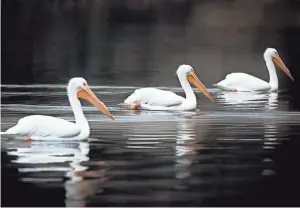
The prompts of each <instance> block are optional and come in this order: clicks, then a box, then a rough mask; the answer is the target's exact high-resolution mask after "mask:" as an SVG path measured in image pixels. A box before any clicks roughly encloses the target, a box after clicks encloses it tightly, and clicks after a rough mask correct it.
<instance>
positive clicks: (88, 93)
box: [68, 77, 114, 120]
mask: <svg viewBox="0 0 300 208" xmlns="http://www.w3.org/2000/svg"><path fill="white" fill-rule="evenodd" d="M74 91H75V93H76V95H77V98H78V99H85V100H87V101H88V102H89V103H91V104H92V105H94V106H95V107H96V108H97V109H98V110H99V111H101V112H102V113H104V114H105V115H107V116H108V117H109V118H111V119H113V120H114V117H113V116H112V115H111V113H110V112H109V110H108V108H107V107H106V105H105V104H104V103H103V102H102V101H100V100H99V99H98V98H97V97H96V95H95V94H94V93H93V92H92V90H91V89H90V87H89V86H88V84H87V81H86V80H85V79H84V78H81V77H75V78H72V79H71V80H70V81H69V84H68V93H70V92H74Z"/></svg>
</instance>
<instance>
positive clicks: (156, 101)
mask: <svg viewBox="0 0 300 208" xmlns="http://www.w3.org/2000/svg"><path fill="white" fill-rule="evenodd" d="M184 100H185V99H184V98H183V97H181V96H179V95H177V94H175V93H174V92H171V91H167V90H160V89H157V88H151V87H149V88H140V89H137V90H135V91H134V92H133V93H132V94H131V95H130V96H129V97H128V98H126V99H125V100H124V103H125V104H134V103H144V104H148V105H155V106H175V105H180V104H181V103H182V102H183V101H184Z"/></svg>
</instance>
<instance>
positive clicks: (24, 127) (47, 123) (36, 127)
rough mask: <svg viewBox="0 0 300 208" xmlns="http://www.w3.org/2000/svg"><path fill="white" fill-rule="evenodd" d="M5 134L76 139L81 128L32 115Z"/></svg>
mask: <svg viewBox="0 0 300 208" xmlns="http://www.w3.org/2000/svg"><path fill="white" fill-rule="evenodd" d="M5 133H7V134H18V135H24V136H40V137H49V136H51V137H60V138H62V137H75V136H77V135H78V134H79V133H80V128H79V126H77V125H76V124H75V123H71V122H69V121H66V120H63V119H60V118H55V117H52V116H43V115H31V116H26V117H24V118H21V119H20V120H19V121H18V123H17V125H15V126H13V127H11V128H9V129H8V130H7V131H6V132H5Z"/></svg>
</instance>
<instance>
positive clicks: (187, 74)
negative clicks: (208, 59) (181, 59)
mask: <svg viewBox="0 0 300 208" xmlns="http://www.w3.org/2000/svg"><path fill="white" fill-rule="evenodd" d="M176 75H177V76H178V77H184V78H187V80H188V81H189V82H190V83H191V84H193V85H194V86H195V87H197V88H198V89H199V90H200V92H201V93H202V94H203V95H205V96H206V97H207V98H208V99H210V100H211V101H213V98H212V96H211V94H210V93H209V92H208V90H207V89H206V87H205V86H204V84H202V82H201V81H200V80H199V78H198V77H197V75H196V74H195V71H194V69H193V67H191V66H190V65H186V64H183V65H180V66H179V67H178V69H177V71H176Z"/></svg>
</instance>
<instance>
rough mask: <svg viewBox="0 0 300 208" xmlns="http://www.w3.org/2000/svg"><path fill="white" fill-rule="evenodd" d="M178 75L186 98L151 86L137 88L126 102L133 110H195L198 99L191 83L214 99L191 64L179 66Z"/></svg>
mask: <svg viewBox="0 0 300 208" xmlns="http://www.w3.org/2000/svg"><path fill="white" fill-rule="evenodd" d="M176 75H177V76H178V78H179V82H180V84H181V86H182V88H183V90H184V92H185V95H186V98H184V97H181V96H179V95H177V94H175V93H174V92H170V91H167V90H161V89H157V88H151V87H149V88H140V89H137V90H135V91H134V92H133V93H132V94H131V95H130V96H129V97H128V98H126V99H125V100H124V104H125V105H127V106H131V107H129V108H130V109H133V110H135V109H137V108H142V109H145V110H179V111H184V110H194V109H196V106H197V99H196V96H195V94H194V91H193V89H192V87H191V85H190V83H192V84H193V85H194V86H195V87H197V88H198V89H199V90H200V92H202V93H203V94H204V95H205V96H206V97H207V98H209V99H210V100H212V96H211V95H210V93H209V92H208V91H207V89H206V87H205V86H204V85H203V84H202V82H201V81H200V80H199V79H198V77H197V75H196V74H195V72H194V69H193V68H192V67H191V66H190V65H181V66H179V67H178V69H177V72H176ZM189 82H190V83H189Z"/></svg>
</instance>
